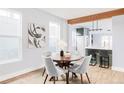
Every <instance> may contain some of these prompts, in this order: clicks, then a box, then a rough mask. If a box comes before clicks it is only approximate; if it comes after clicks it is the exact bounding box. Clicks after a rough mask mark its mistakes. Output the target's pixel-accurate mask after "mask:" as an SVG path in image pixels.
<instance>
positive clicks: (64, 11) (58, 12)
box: [41, 8, 117, 19]
mask: <svg viewBox="0 0 124 93" xmlns="http://www.w3.org/2000/svg"><path fill="white" fill-rule="evenodd" d="M115 9H117V8H42V9H41V10H43V11H45V12H48V13H50V14H52V15H55V16H58V17H61V18H64V19H73V18H77V17H82V16H87V15H91V14H96V13H101V12H106V11H111V10H115Z"/></svg>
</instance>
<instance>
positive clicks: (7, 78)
mask: <svg viewBox="0 0 124 93" xmlns="http://www.w3.org/2000/svg"><path fill="white" fill-rule="evenodd" d="M41 68H42V66H39V67H30V68H28V69H24V70H22V71H18V72H15V73H11V74H7V75H4V76H0V83H1V82H4V81H6V80H9V79H12V78H16V77H18V76H20V75H23V74H26V73H30V72H32V71H35V70H38V69H41Z"/></svg>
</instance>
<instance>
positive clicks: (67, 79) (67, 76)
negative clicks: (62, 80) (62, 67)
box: [66, 71, 69, 84]
mask: <svg viewBox="0 0 124 93" xmlns="http://www.w3.org/2000/svg"><path fill="white" fill-rule="evenodd" d="M66 84H69V71H68V72H67V73H66Z"/></svg>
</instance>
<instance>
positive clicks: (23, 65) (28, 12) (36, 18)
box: [0, 8, 67, 80]
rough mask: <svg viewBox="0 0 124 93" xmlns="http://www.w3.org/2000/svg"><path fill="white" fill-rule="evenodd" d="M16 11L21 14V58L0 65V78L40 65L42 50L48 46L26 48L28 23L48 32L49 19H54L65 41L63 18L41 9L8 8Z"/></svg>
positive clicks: (65, 28)
mask: <svg viewBox="0 0 124 93" xmlns="http://www.w3.org/2000/svg"><path fill="white" fill-rule="evenodd" d="M11 10H12V11H15V12H16V11H17V12H19V13H21V14H22V39H23V40H22V53H23V55H22V56H23V59H22V61H20V62H13V63H8V64H3V65H0V80H2V79H3V80H4V79H6V77H5V76H9V75H12V74H14V73H18V72H23V71H26V69H30V68H31V69H34V68H36V69H37V68H39V67H41V66H42V62H41V55H42V52H43V51H44V50H47V48H48V38H47V45H46V47H45V48H44V49H40V48H39V49H35V48H34V49H29V48H28V24H29V23H36V24H39V25H41V26H44V27H45V28H46V31H47V35H48V34H49V32H48V31H49V29H48V27H49V21H55V22H58V23H60V25H61V38H62V39H63V40H65V41H67V34H66V31H67V27H66V21H65V20H64V19H61V18H58V17H56V16H53V15H50V14H48V13H45V12H43V11H41V10H40V9H24V8H23V9H10V11H11ZM3 77H4V78H3Z"/></svg>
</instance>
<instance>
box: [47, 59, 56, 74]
mask: <svg viewBox="0 0 124 93" xmlns="http://www.w3.org/2000/svg"><path fill="white" fill-rule="evenodd" d="M45 68H46V72H47V74H48V75H50V76H57V69H56V67H55V64H54V63H53V61H52V59H51V58H50V57H46V58H45Z"/></svg>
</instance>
